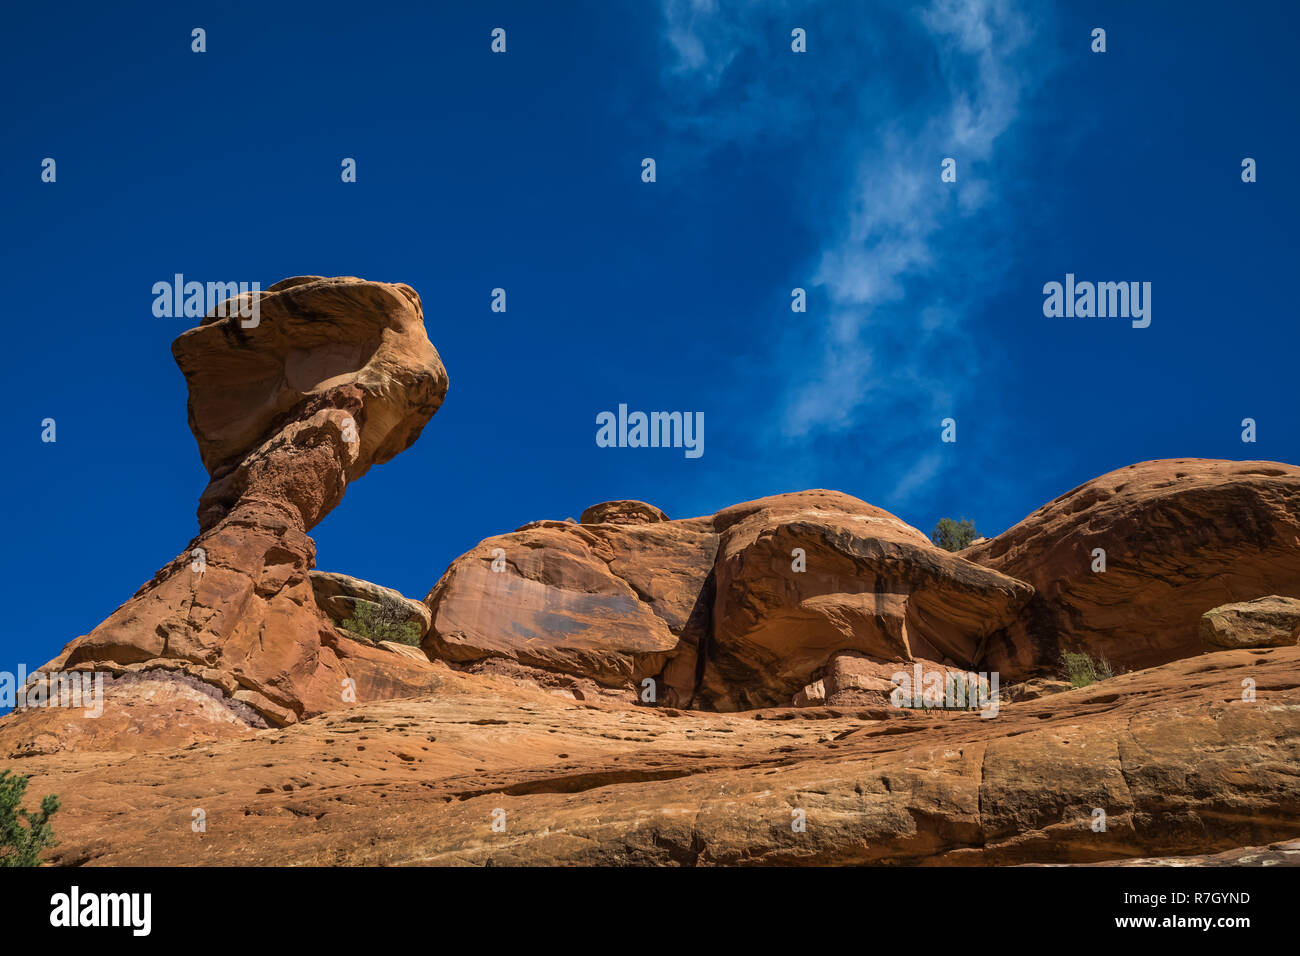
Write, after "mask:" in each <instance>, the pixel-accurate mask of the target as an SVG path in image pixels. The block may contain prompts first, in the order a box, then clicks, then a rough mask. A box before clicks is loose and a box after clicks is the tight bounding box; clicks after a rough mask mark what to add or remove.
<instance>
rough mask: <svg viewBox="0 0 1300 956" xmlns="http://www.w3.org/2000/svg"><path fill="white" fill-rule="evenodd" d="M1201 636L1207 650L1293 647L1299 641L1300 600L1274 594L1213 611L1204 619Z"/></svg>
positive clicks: (1205, 615)
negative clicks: (1290, 645)
mask: <svg viewBox="0 0 1300 956" xmlns="http://www.w3.org/2000/svg"><path fill="white" fill-rule="evenodd" d="M1200 634H1201V640H1202V641H1203V642H1204V643H1205V646H1206V649H1207V650H1220V649H1223V648H1228V649H1229V650H1233V649H1236V648H1239V647H1285V646H1286V645H1288V644H1294V643H1296V639H1297V637H1300V599H1297V598H1285V597H1278V596H1277V595H1276V594H1271V595H1269V596H1268V597H1262V598H1258V599H1257V600H1254V601H1242V602H1240V603H1238V604H1225V605H1223V606H1222V607H1216V608H1213V609H1212V610H1209V611H1206V612H1205V614H1204V615H1202V616H1201V624H1200Z"/></svg>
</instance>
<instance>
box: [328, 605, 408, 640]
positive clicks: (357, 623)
mask: <svg viewBox="0 0 1300 956" xmlns="http://www.w3.org/2000/svg"><path fill="white" fill-rule="evenodd" d="M343 626H344V627H346V628H347V629H348V630H349V631H352V632H353V633H354V634H360V635H361V636H362V637H368V638H370V639H371V640H372V641H395V642H396V643H398V644H419V643H420V626H419V625H418V624H416V623H415V622H414V621H412V620H411V612H410V610H409V609H408V608H407V607H405V606H404V605H403V604H402V603H401V602H400V601H395V600H392V599H386V600H384V601H382V602H375V601H357V603H356V606H355V607H354V608H353V609H352V617H350V618H348V619H347V620H346V621H344V622H343Z"/></svg>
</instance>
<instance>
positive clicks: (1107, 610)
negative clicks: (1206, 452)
mask: <svg viewBox="0 0 1300 956" xmlns="http://www.w3.org/2000/svg"><path fill="white" fill-rule="evenodd" d="M1098 548H1100V549H1103V550H1104V551H1105V553H1106V570H1105V571H1104V572H1094V571H1093V570H1092V566H1093V562H1094V560H1095V558H1094V550H1095V549H1098ZM962 556H963V557H965V558H969V559H970V560H972V561H975V562H978V563H980V564H982V565H985V566H986V567H989V568H992V569H994V570H997V571H1001V572H1002V573H1004V574H1009V575H1012V576H1013V577H1016V578H1019V579H1021V580H1024V581H1028V582H1029V583H1030V584H1032V585H1033V586H1034V587H1035V589H1036V590H1037V593H1036V594H1035V596H1034V598H1033V600H1031V601H1030V602H1029V604H1028V605H1027V606H1026V607H1025V609H1024V613H1023V614H1022V615H1021V617H1020V618H1019V619H1018V620H1017V621H1016V622H1015V623H1014V624H1013V625H1012V626H1010V627H1008V628H1006V629H1005V630H1003V631H1002V632H1001V633H998V634H996V635H994V636H992V637H991V638H990V639H989V642H988V645H987V649H986V654H985V655H984V658H983V660H982V662H981V663H982V665H983V666H984V667H986V668H988V669H994V670H999V671H1002V672H1003V674H1004V678H1007V677H1020V676H1031V675H1033V674H1036V673H1044V672H1049V671H1052V670H1054V669H1055V668H1056V666H1057V664H1058V660H1059V657H1060V653H1061V650H1062V649H1063V648H1065V649H1069V650H1076V649H1083V650H1086V651H1088V652H1089V653H1090V654H1092V655H1093V656H1098V655H1104V656H1105V657H1106V658H1107V659H1108V660H1109V661H1110V662H1111V663H1112V664H1116V665H1120V666H1123V667H1128V668H1137V667H1148V666H1151V665H1153V664H1159V663H1163V662H1165V661H1170V660H1175V659H1177V658H1180V657H1186V656H1188V655H1194V654H1199V653H1201V651H1202V642H1201V639H1200V636H1199V635H1198V624H1199V621H1200V618H1201V615H1203V614H1204V613H1205V612H1206V611H1209V610H1210V609H1211V608H1215V607H1218V606H1220V605H1223V604H1228V603H1232V602H1237V601H1247V600H1253V599H1255V598H1258V597H1260V596H1262V595H1269V594H1275V595H1282V596H1285V597H1300V468H1297V467H1295V466H1293V465H1283V464H1278V463H1276V462H1264V461H1241V462H1234V461H1213V460H1207V459H1175V460H1169V461H1149V462H1143V463H1141V464H1137V465H1130V466H1128V467H1127V468H1121V469H1119V470H1118V471H1113V472H1111V473H1110V474H1107V475H1103V476H1101V477H1100V478H1096V479H1094V480H1092V481H1090V482H1088V483H1087V484H1084V485H1080V486H1079V487H1078V488H1075V489H1074V490H1073V491H1070V492H1068V493H1066V494H1064V495H1062V496H1061V497H1059V498H1057V499H1056V500H1054V501H1052V502H1050V503H1048V504H1046V505H1044V506H1043V507H1041V508H1039V509H1038V510H1037V511H1035V512H1034V513H1033V514H1031V515H1030V516H1029V517H1027V518H1025V519H1024V520H1023V521H1021V522H1020V523H1019V524H1017V525H1015V526H1014V527H1013V528H1011V529H1009V530H1007V531H1005V532H1003V533H1002V534H1000V535H998V536H997V537H996V538H994V539H992V540H991V541H986V542H984V543H983V544H979V545H974V546H972V547H970V548H967V549H966V550H964V551H963V552H962Z"/></svg>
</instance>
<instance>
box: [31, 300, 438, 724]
mask: <svg viewBox="0 0 1300 956" xmlns="http://www.w3.org/2000/svg"><path fill="white" fill-rule="evenodd" d="M258 305H259V310H260V322H259V323H258V324H257V325H256V327H252V328H245V327H244V325H243V324H242V322H241V320H240V318H239V317H238V316H231V317H229V318H216V317H215V316H209V317H208V318H206V319H205V320H204V321H203V324H202V325H200V326H198V327H197V328H193V329H190V330H189V331H187V332H185V333H183V334H182V335H181V336H180V337H179V338H178V339H177V340H176V342H175V343H174V345H173V347H172V351H173V354H174V355H175V357H176V361H177V364H178V365H179V366H180V368H181V371H182V372H183V373H184V374H185V378H186V382H187V384H188V385H189V418H190V425H191V429H192V430H193V432H194V437H195V439H196V440H197V442H198V445H199V451H200V454H201V455H202V457H203V462H204V465H205V466H206V467H207V469H208V471H209V474H210V475H211V482H210V483H209V484H208V487H207V488H206V489H205V490H204V491H203V494H202V496H201V497H200V499H199V508H198V517H199V528H200V534H199V536H198V537H196V538H195V539H194V540H193V541H191V542H190V543H189V545H188V546H187V547H186V549H185V551H184V552H183V553H182V554H180V555H179V556H177V557H176V558H175V559H173V560H172V561H171V562H170V563H169V564H167V565H166V566H165V567H163V568H162V570H160V571H159V572H158V573H157V574H156V575H155V576H154V578H153V580H151V581H149V582H148V583H147V584H145V585H144V586H143V587H142V588H141V589H140V590H139V591H138V592H137V593H136V595H135V596H134V597H132V598H131V599H130V600H129V601H127V602H126V603H125V604H123V605H122V606H121V607H120V608H118V609H117V611H115V612H114V613H113V614H112V615H111V616H110V617H109V618H108V619H107V620H106V621H104V622H103V623H102V624H100V625H99V626H98V627H96V628H95V629H94V630H93V631H91V632H90V633H89V634H87V635H85V636H84V637H81V638H78V639H77V640H75V641H73V642H72V643H71V644H70V645H69V646H68V647H67V648H66V649H65V650H64V653H63V654H62V655H61V656H60V657H59V658H57V659H56V660H55V661H53V662H51V664H52V666H54V667H56V668H67V669H82V670H86V669H96V670H106V671H108V672H109V673H111V674H120V673H125V672H131V673H136V674H139V673H142V672H146V671H148V672H154V671H157V670H159V669H162V670H163V671H164V672H177V671H178V670H179V672H181V673H184V674H187V675H188V676H190V677H192V678H194V679H197V680H200V681H203V682H205V683H206V684H208V685H210V686H212V687H215V688H218V689H219V690H220V691H221V695H220V696H221V697H222V698H223V699H224V700H226V701H227V702H237V703H238V704H242V705H246V706H247V707H250V708H252V710H254V711H255V712H256V713H257V714H259V715H260V716H261V717H262V718H264V719H265V720H267V721H269V722H270V723H272V724H286V723H291V722H293V721H295V720H298V719H300V718H302V717H305V716H310V715H312V714H317V713H321V712H323V711H326V710H329V709H331V708H334V707H339V706H342V705H343V703H344V700H345V685H344V681H345V680H346V679H349V678H350V679H351V680H352V681H353V682H355V693H356V697H357V699H359V700H366V699H371V700H373V699H375V698H380V697H390V696H394V695H397V696H404V695H410V694H414V693H419V692H421V691H423V690H427V689H428V688H429V686H431V685H430V679H429V676H428V666H427V662H425V661H416V660H412V659H410V658H409V657H406V658H404V657H399V656H397V655H394V654H392V653H389V652H387V651H385V650H383V649H382V648H377V647H371V646H365V645H363V644H360V643H358V642H355V641H351V640H348V639H346V638H345V637H343V636H342V635H341V634H339V632H338V631H337V630H336V629H335V628H334V626H333V624H332V622H331V621H330V619H329V618H328V617H327V616H326V615H324V614H322V613H321V611H320V610H319V609H318V607H317V603H316V600H315V598H314V595H313V591H312V585H311V582H310V580H309V578H308V573H309V571H310V570H311V569H312V567H313V566H314V564H315V557H316V555H315V546H314V545H313V543H312V541H311V538H309V537H308V536H307V532H308V531H309V530H310V529H311V528H312V527H313V526H314V525H315V524H316V523H317V522H319V521H320V520H321V518H323V517H324V516H325V515H326V514H328V513H329V511H330V510H331V509H333V508H334V507H335V506H336V505H337V504H338V503H339V501H340V500H341V499H342V497H343V493H344V490H345V489H346V488H347V485H348V482H350V481H354V480H356V479H357V478H359V477H361V475H363V474H364V473H365V472H366V470H367V469H368V468H369V467H370V466H371V465H374V464H378V463H381V462H384V461H387V460H388V459H390V458H392V457H393V456H394V455H396V454H397V453H398V452H400V451H402V450H403V449H405V448H406V447H407V446H409V445H410V444H411V442H413V441H415V439H416V438H417V437H418V436H419V434H420V430H421V429H422V428H423V427H424V425H425V423H426V422H427V421H428V420H429V418H430V416H432V415H433V413H434V412H435V411H436V410H437V408H438V405H439V404H440V403H441V401H442V398H443V395H444V394H445V393H446V390H447V374H446V371H445V370H444V369H443V367H442V363H441V361H439V359H438V354H437V352H436V351H435V350H434V348H433V346H432V345H431V344H430V343H429V341H428V338H427V337H426V335H425V332H424V323H423V315H422V312H421V307H420V299H419V296H417V295H416V294H415V292H414V290H412V289H411V288H410V287H408V286H404V285H390V284H388V283H382V282H366V281H364V280H361V279H355V278H338V279H324V278H320V277H314V276H305V277H299V278H296V279H286V280H285V281H283V282H279V283H276V284H275V285H273V286H271V287H270V288H269V289H267V290H266V291H265V292H264V293H262V294H261V296H260V301H259V303H258ZM229 311H234V310H229ZM124 706H125V704H124Z"/></svg>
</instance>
